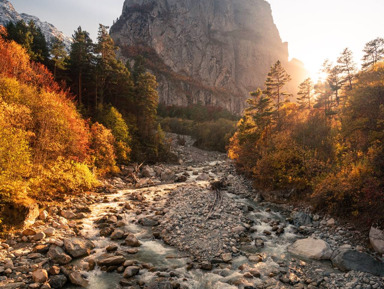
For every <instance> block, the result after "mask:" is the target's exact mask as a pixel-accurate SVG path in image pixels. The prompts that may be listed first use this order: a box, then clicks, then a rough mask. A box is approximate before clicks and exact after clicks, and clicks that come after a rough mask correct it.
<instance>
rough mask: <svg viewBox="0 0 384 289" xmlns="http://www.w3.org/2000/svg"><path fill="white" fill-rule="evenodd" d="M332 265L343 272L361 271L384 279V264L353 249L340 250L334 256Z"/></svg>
mask: <svg viewBox="0 0 384 289" xmlns="http://www.w3.org/2000/svg"><path fill="white" fill-rule="evenodd" d="M331 260H332V264H333V265H334V266H336V267H337V268H339V269H340V270H341V271H351V270H354V271H360V272H366V273H371V274H373V275H377V276H380V277H384V262H382V261H378V260H376V259H375V258H373V257H372V256H370V255H368V254H366V253H362V252H358V251H355V250H351V249H338V250H336V251H335V252H334V254H333V255H332V258H331Z"/></svg>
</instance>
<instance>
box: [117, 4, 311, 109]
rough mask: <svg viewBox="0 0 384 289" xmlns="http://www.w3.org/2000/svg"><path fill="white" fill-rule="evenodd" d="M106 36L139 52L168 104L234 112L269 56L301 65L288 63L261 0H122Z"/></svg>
mask: <svg viewBox="0 0 384 289" xmlns="http://www.w3.org/2000/svg"><path fill="white" fill-rule="evenodd" d="M111 35H112V37H113V39H114V40H115V42H116V43H117V44H118V45H119V46H120V47H121V48H122V54H123V55H124V56H125V57H128V58H133V57H134V56H136V55H144V56H145V57H146V58H147V60H148V61H147V65H148V67H149V68H150V69H151V70H152V71H153V72H154V73H155V74H156V76H157V78H158V81H159V82H160V87H159V92H160V100H161V102H162V103H164V104H168V105H171V104H173V105H183V106H185V105H188V104H191V103H198V102H200V103H203V104H205V105H215V106H221V107H225V108H227V109H228V110H230V111H232V112H240V111H241V110H242V109H243V107H244V104H245V101H244V100H245V98H246V97H247V96H248V93H249V91H252V90H254V89H256V88H257V87H259V86H262V85H263V83H264V81H265V77H266V74H267V72H268V71H269V69H270V66H271V65H272V64H273V63H275V62H276V61H277V60H280V61H282V62H283V63H284V64H285V66H286V67H287V68H288V67H292V68H295V71H296V70H298V71H299V70H301V69H302V68H300V66H299V65H296V64H295V63H293V64H292V65H291V64H289V63H288V44H287V43H283V42H282V40H281V38H280V35H279V31H278V30H277V27H276V25H275V24H274V22H273V18H272V11H271V7H270V5H269V4H268V3H267V2H266V1H264V0H236V1H235V0H209V1H207V0H198V1H196V0H181V1H180V0H160V1H154V0H126V1H125V3H124V7H123V13H122V15H121V17H120V18H119V19H118V21H117V22H116V23H115V24H114V25H113V26H112V28H111ZM292 71H293V69H292ZM295 73H296V72H295ZM300 78H301V76H300ZM302 80H303V79H300V80H298V81H302ZM298 81H296V82H298Z"/></svg>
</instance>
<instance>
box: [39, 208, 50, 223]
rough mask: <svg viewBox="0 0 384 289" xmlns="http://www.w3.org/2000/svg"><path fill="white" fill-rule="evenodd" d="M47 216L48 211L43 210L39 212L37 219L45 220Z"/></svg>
mask: <svg viewBox="0 0 384 289" xmlns="http://www.w3.org/2000/svg"><path fill="white" fill-rule="evenodd" d="M47 218H48V212H47V211H46V210H43V211H41V212H40V214H39V219H40V220H42V221H45V220H46V219H47Z"/></svg>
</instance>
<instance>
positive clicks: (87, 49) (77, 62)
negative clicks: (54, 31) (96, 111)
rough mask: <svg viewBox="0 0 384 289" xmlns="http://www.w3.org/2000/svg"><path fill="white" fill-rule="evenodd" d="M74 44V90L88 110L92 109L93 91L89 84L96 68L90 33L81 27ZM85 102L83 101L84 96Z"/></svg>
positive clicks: (72, 85) (76, 32) (72, 74)
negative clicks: (94, 67)
mask: <svg viewBox="0 0 384 289" xmlns="http://www.w3.org/2000/svg"><path fill="white" fill-rule="evenodd" d="M72 38H73V43H72V44H71V51H70V54H69V56H70V59H69V69H70V74H71V79H72V84H71V87H72V90H73V92H75V93H76V94H77V97H78V101H79V104H83V103H84V104H85V103H86V104H87V106H88V109H90V108H91V99H90V98H91V93H90V91H91V90H93V89H92V88H91V87H90V86H89V84H90V82H91V78H92V72H93V66H94V57H93V51H94V45H93V42H92V39H91V38H90V37H89V33H88V32H86V31H83V30H82V29H81V27H80V26H79V27H78V28H77V30H76V31H75V33H74V34H73V35H72ZM84 93H85V94H86V95H85V98H86V99H85V100H83V94H84Z"/></svg>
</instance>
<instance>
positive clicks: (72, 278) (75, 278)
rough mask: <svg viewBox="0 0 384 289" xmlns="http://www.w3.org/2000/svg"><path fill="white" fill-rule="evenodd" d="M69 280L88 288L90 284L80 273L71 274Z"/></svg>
mask: <svg viewBox="0 0 384 289" xmlns="http://www.w3.org/2000/svg"><path fill="white" fill-rule="evenodd" d="M68 277H69V280H70V281H71V283H72V284H74V285H77V286H80V287H83V288H86V287H88V285H89V283H88V281H87V280H85V279H84V278H83V276H81V274H80V273H79V272H72V273H70V274H69V276H68Z"/></svg>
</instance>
